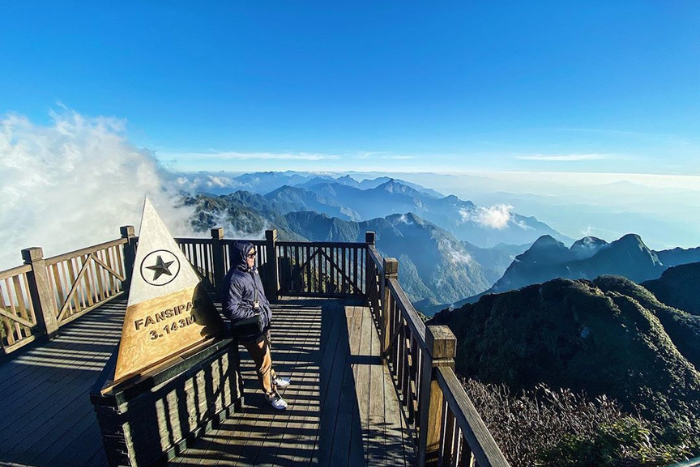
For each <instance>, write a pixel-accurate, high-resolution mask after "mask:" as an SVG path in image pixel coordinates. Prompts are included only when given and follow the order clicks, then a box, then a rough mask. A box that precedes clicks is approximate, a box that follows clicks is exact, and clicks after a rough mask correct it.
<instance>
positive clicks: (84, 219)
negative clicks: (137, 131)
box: [0, 110, 193, 270]
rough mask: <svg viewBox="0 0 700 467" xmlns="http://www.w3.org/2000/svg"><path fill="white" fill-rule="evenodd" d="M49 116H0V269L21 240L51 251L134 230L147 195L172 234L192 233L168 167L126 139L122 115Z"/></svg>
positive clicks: (13, 257) (17, 258) (16, 260)
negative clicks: (41, 120)
mask: <svg viewBox="0 0 700 467" xmlns="http://www.w3.org/2000/svg"><path fill="white" fill-rule="evenodd" d="M51 117H52V123H51V124H49V125H46V126H42V125H37V124H34V123H32V122H30V121H29V120H28V119H27V118H26V117H24V116H21V115H16V114H9V115H5V116H4V117H1V119H0V200H1V201H0V225H2V229H0V243H1V244H2V252H1V253H0V270H2V269H7V268H10V267H13V266H17V265H19V264H21V263H22V259H21V255H20V250H21V249H23V248H27V247H31V246H40V247H42V248H43V249H44V256H45V257H49V256H53V255H57V254H61V253H65V252H68V251H71V250H74V249H78V248H82V247H86V246H90V245H94V244H96V243H100V242H103V241H108V240H112V239H115V238H117V237H119V227H120V226H122V225H134V226H135V227H136V229H137V230H136V231H137V232H138V228H139V225H138V223H139V222H140V219H141V210H142V208H143V200H144V197H146V196H148V197H149V198H150V199H151V201H152V202H153V204H154V206H155V207H156V209H157V211H158V213H159V214H160V215H161V217H162V218H163V221H164V222H165V224H166V225H167V226H168V228H169V229H170V231H171V233H172V234H173V235H193V232H192V230H191V228H190V227H189V224H188V222H187V219H188V218H189V216H190V215H191V213H192V209H191V208H185V207H178V203H179V195H178V193H177V190H176V188H174V187H175V186H176V184H175V183H174V179H173V177H172V175H171V174H170V173H168V172H167V171H166V170H164V169H163V168H162V167H161V166H160V165H159V164H158V161H157V160H156V159H155V157H154V156H153V154H151V153H150V152H149V151H147V150H143V149H138V148H136V147H135V146H134V145H132V144H131V143H129V141H128V140H127V138H126V136H125V128H124V122H123V121H121V120H118V119H115V118H104V117H97V118H88V117H85V116H82V115H80V114H78V113H76V112H73V111H70V110H64V111H61V112H59V113H52V114H51Z"/></svg>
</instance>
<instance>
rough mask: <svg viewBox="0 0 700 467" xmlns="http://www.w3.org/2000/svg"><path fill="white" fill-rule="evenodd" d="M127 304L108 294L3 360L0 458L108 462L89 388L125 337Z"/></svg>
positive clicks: (20, 462)
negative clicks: (48, 337)
mask: <svg viewBox="0 0 700 467" xmlns="http://www.w3.org/2000/svg"><path fill="white" fill-rule="evenodd" d="M125 306H126V302H125V300H123V299H122V300H120V299H117V300H114V301H112V302H109V303H107V304H105V305H103V306H102V307H100V308H98V309H96V310H93V311H91V312H90V313H88V314H87V315H85V316H83V317H82V318H80V319H78V320H76V321H74V322H73V323H71V324H69V325H67V326H65V327H64V328H61V330H60V335H59V337H57V338H56V339H54V340H52V341H50V342H46V343H43V344H39V345H37V346H35V347H33V348H31V349H22V350H20V351H19V352H18V354H17V355H14V356H13V357H12V358H11V359H9V360H8V361H5V362H3V363H2V364H0V400H2V410H1V411H0V465H2V464H10V465H11V464H13V463H14V464H17V465H26V466H76V467H80V466H103V465H105V466H106V465H107V458H106V456H105V454H104V451H103V449H102V441H101V438H100V436H101V435H100V430H99V427H98V426H97V419H96V418H95V414H94V413H93V410H92V405H91V404H90V399H89V396H88V393H89V391H90V389H91V387H92V385H93V384H94V383H95V380H96V379H97V376H98V375H99V372H100V371H101V369H102V367H103V366H104V364H105V362H106V361H107V359H108V358H109V355H110V354H111V352H112V351H113V350H114V347H115V346H116V344H117V342H118V340H119V335H120V333H121V326H122V320H123V316H124V308H125Z"/></svg>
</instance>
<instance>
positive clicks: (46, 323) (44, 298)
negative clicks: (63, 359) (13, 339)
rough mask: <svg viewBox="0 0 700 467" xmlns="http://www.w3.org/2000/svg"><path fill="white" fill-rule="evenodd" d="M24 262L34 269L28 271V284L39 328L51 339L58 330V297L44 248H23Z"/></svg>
mask: <svg viewBox="0 0 700 467" xmlns="http://www.w3.org/2000/svg"><path fill="white" fill-rule="evenodd" d="M22 259H24V264H29V265H30V266H31V267H32V270H31V271H29V272H28V273H27V283H28V284H27V285H28V286H29V294H30V296H31V299H32V304H33V305H34V314H35V315H36V321H37V326H38V328H39V329H40V330H41V331H42V332H44V333H45V334H46V336H47V337H48V338H49V339H51V338H52V337H54V336H55V335H56V332H57V331H58V311H57V310H56V298H55V297H54V290H53V287H52V286H51V281H50V280H49V272H48V269H47V268H46V262H45V261H44V250H42V249H41V248H38V247H35V248H27V249H25V250H22Z"/></svg>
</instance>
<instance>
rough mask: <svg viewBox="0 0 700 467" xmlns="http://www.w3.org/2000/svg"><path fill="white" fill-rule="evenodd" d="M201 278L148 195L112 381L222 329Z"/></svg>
mask: <svg viewBox="0 0 700 467" xmlns="http://www.w3.org/2000/svg"><path fill="white" fill-rule="evenodd" d="M223 330H224V325H223V321H222V320H221V317H220V316H219V313H218V311H217V310H216V308H215V307H214V305H213V303H212V302H211V300H210V299H209V297H208V295H207V294H206V291H205V290H204V285H203V284H202V280H201V278H200V277H199V275H198V274H197V272H196V271H195V269H194V268H193V267H192V265H191V264H190V263H189V261H188V260H187V258H186V257H185V255H184V254H183V253H182V251H180V248H179V247H178V245H177V243H175V240H174V239H173V237H172V236H171V235H170V233H169V232H168V229H167V228H166V227H165V224H163V221H161V219H160V217H158V214H157V213H156V211H155V209H154V208H153V205H152V204H151V202H150V201H149V200H148V198H146V200H145V203H144V207H143V215H142V217H141V230H140V233H139V242H138V249H137V251H136V259H135V261H134V271H133V273H132V279H131V286H130V289H129V301H128V304H127V308H126V315H125V317H124V326H123V328H122V338H121V341H120V343H119V352H118V355H117V363H116V370H115V374H114V383H119V382H122V381H124V380H127V379H130V378H131V377H134V376H138V375H140V374H141V373H143V372H144V371H146V370H148V369H150V368H153V367H155V366H158V365H160V364H164V363H166V362H168V361H169V360H170V359H172V358H173V357H176V356H178V355H179V354H181V353H182V352H184V351H186V350H188V349H191V348H193V347H195V346H197V345H198V344H201V343H204V342H205V341H206V340H207V339H209V338H211V337H213V336H216V335H219V334H221V333H222V332H223Z"/></svg>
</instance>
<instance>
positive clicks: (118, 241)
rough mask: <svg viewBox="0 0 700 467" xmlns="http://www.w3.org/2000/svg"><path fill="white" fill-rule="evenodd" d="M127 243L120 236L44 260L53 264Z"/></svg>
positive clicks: (47, 263) (48, 264)
mask: <svg viewBox="0 0 700 467" xmlns="http://www.w3.org/2000/svg"><path fill="white" fill-rule="evenodd" d="M125 243H127V240H126V239H124V238H118V239H116V240H111V241H109V242H104V243H98V244H97V245H93V246H89V247H86V248H81V249H80V250H75V251H71V252H68V253H63V254H62V255H57V256H52V257H50V258H44V262H45V263H46V265H47V266H51V265H53V264H56V263H60V262H61V261H66V260H69V259H73V258H78V257H80V256H85V255H89V254H90V253H94V252H96V251H99V250H105V249H107V248H110V247H113V246H117V245H123V244H125Z"/></svg>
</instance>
